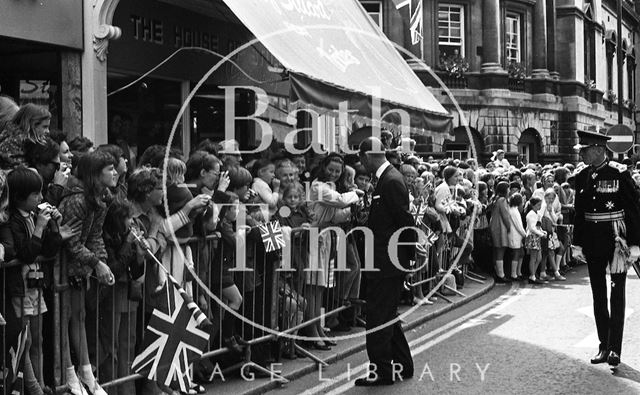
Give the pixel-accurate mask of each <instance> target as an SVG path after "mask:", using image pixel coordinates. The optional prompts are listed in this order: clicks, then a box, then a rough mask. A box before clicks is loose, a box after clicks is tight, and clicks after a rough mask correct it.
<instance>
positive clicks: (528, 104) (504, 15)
mask: <svg viewBox="0 0 640 395" xmlns="http://www.w3.org/2000/svg"><path fill="white" fill-rule="evenodd" d="M621 1H622V2H623V15H622V18H623V19H622V26H623V27H622V35H621V38H622V40H621V41H622V56H623V57H624V58H623V60H624V67H623V74H622V75H621V77H620V78H622V80H623V90H622V92H619V91H618V83H617V81H618V78H619V77H618V73H617V67H616V62H617V58H616V51H615V49H616V41H617V31H616V23H617V19H616V18H617V17H616V1H615V0H432V1H423V2H422V4H423V18H424V19H423V37H424V38H423V41H422V43H421V46H420V45H417V46H416V45H410V40H408V37H410V27H409V21H408V20H407V18H410V17H411V13H412V12H413V11H415V10H411V9H410V8H411V7H414V8H415V6H416V5H417V4H418V2H417V1H415V0H414V1H409V2H400V1H395V0H394V1H392V0H386V1H362V3H363V6H364V7H365V9H367V11H369V12H370V14H371V12H372V11H374V10H375V9H376V7H379V9H380V10H381V12H382V14H383V15H381V16H380V15H374V16H375V17H377V18H378V21H380V22H381V25H382V29H383V31H384V32H385V34H387V36H388V37H389V38H390V39H391V40H392V41H393V42H395V43H397V44H399V45H402V46H404V47H405V48H407V49H410V50H411V51H412V52H413V53H414V54H415V55H416V56H417V57H418V58H421V59H422V60H423V61H424V63H426V64H427V65H428V66H430V67H431V68H432V69H433V71H434V73H430V72H427V71H425V70H424V69H422V68H419V67H416V68H415V70H416V73H417V74H418V75H419V76H420V77H421V79H422V80H423V82H424V83H425V84H426V85H427V86H429V87H431V90H432V92H433V93H434V94H435V95H436V97H437V98H438V99H439V100H440V102H441V103H442V104H443V105H444V106H445V107H446V108H447V109H448V110H450V111H451V113H452V114H454V125H453V126H454V128H453V130H452V131H451V132H450V133H449V134H445V135H442V134H438V133H433V132H428V131H421V132H419V133H416V137H415V138H416V139H417V140H418V149H419V150H420V151H422V153H424V154H431V155H434V156H439V157H444V156H449V157H458V158H463V157H467V156H471V155H472V154H473V151H474V149H475V151H477V152H478V156H479V157H480V159H481V161H486V160H487V159H488V158H489V157H490V156H491V152H492V151H495V150H497V149H499V148H501V149H504V150H505V151H506V152H507V157H509V158H510V159H511V158H513V159H515V157H516V156H517V155H518V154H521V155H523V157H524V159H525V161H530V162H543V163H549V162H555V161H575V160H577V155H576V154H575V152H574V151H573V149H572V146H573V145H574V144H575V143H576V140H577V135H576V131H578V130H586V129H589V130H597V131H601V132H606V130H607V129H608V128H610V127H611V126H613V125H615V124H617V123H618V106H622V112H623V123H624V124H626V125H628V126H630V128H631V129H632V130H636V129H637V127H636V122H635V112H636V109H635V100H636V91H637V89H638V82H637V80H636V60H635V52H636V51H635V47H636V45H637V43H638V38H639V37H638V34H639V32H638V27H639V22H640V19H639V16H638V12H637V10H638V8H637V6H636V4H635V3H634V2H633V1H629V0H621ZM398 6H400V7H398ZM385 11H386V12H387V15H384V12H385ZM374 20H375V18H374ZM399 27H401V28H399ZM407 42H409V45H407ZM434 74H435V75H434ZM436 76H437V78H436ZM439 79H440V80H441V82H442V83H444V86H446V87H447V88H448V89H444V86H443V85H441V84H440V81H438V80H439ZM452 99H455V102H457V104H458V105H459V107H460V109H461V112H460V113H458V110H457V108H456V106H455V104H454V100H452ZM465 125H468V126H469V131H467V129H466V128H465Z"/></svg>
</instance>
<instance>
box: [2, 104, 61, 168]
mask: <svg viewBox="0 0 640 395" xmlns="http://www.w3.org/2000/svg"><path fill="white" fill-rule="evenodd" d="M50 123H51V113H50V112H49V110H47V109H46V108H45V107H42V106H38V105H35V104H31V103H28V104H25V105H24V106H22V107H20V109H19V110H18V112H17V113H16V114H15V115H14V116H13V119H12V120H11V122H9V123H8V124H7V125H6V126H5V129H4V131H2V133H0V154H5V155H7V156H8V157H9V158H11V163H12V165H13V166H17V165H19V164H23V163H24V142H25V141H26V140H31V141H33V142H36V143H44V138H45V137H46V136H47V134H48V133H49V125H50Z"/></svg>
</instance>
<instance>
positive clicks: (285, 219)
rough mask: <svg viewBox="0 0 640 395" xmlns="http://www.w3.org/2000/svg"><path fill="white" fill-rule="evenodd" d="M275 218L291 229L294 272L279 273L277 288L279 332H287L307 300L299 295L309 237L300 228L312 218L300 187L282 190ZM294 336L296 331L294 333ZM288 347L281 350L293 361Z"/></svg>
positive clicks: (298, 319)
mask: <svg viewBox="0 0 640 395" xmlns="http://www.w3.org/2000/svg"><path fill="white" fill-rule="evenodd" d="M276 218H277V219H278V221H280V225H282V226H288V227H290V228H292V231H291V241H290V243H291V245H292V247H291V248H292V250H291V252H292V256H291V267H292V268H293V269H295V271H294V272H293V275H292V274H291V273H288V272H282V273H280V276H281V277H280V279H281V281H280V287H279V288H280V289H279V293H280V297H281V302H280V305H281V306H282V324H283V325H282V329H288V328H292V327H294V326H296V325H299V324H301V323H302V322H303V321H304V311H305V309H306V308H307V301H306V300H305V299H304V297H303V296H301V295H300V293H299V292H300V290H301V289H302V287H303V277H302V275H303V272H302V270H303V269H304V266H305V262H307V260H308V259H309V237H308V233H307V232H306V231H304V230H301V228H304V227H308V226H310V224H311V221H312V218H311V213H310V212H309V209H308V206H307V205H306V204H305V202H304V187H303V186H302V185H301V184H300V183H297V182H293V183H290V184H288V185H286V186H285V187H284V189H283V190H282V199H281V200H280V209H279V210H278V213H277V215H276ZM296 333H297V331H296V332H295V333H294V334H296ZM290 347H291V345H287V346H286V347H285V356H287V357H291V358H293V357H294V356H295V353H293V350H292V349H291V348H290Z"/></svg>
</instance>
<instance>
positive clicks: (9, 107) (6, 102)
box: [0, 95, 20, 136]
mask: <svg viewBox="0 0 640 395" xmlns="http://www.w3.org/2000/svg"><path fill="white" fill-rule="evenodd" d="M19 109H20V107H18V105H17V104H16V102H15V101H13V99H12V98H10V97H9V96H5V95H0V132H3V131H4V129H5V127H6V126H7V124H8V123H9V122H11V120H12V119H13V117H14V116H15V115H16V113H17V112H18V110H19ZM0 136H2V135H1V134H0Z"/></svg>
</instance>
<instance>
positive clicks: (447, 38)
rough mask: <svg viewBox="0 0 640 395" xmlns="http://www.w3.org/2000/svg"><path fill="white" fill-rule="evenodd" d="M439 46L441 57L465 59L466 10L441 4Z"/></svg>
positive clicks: (439, 10) (439, 11) (439, 9)
mask: <svg viewBox="0 0 640 395" xmlns="http://www.w3.org/2000/svg"><path fill="white" fill-rule="evenodd" d="M438 44H439V50H440V57H441V58H443V57H445V58H446V57H450V56H456V55H459V56H462V57H464V8H462V6H460V5H453V4H440V6H439V8H438Z"/></svg>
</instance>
